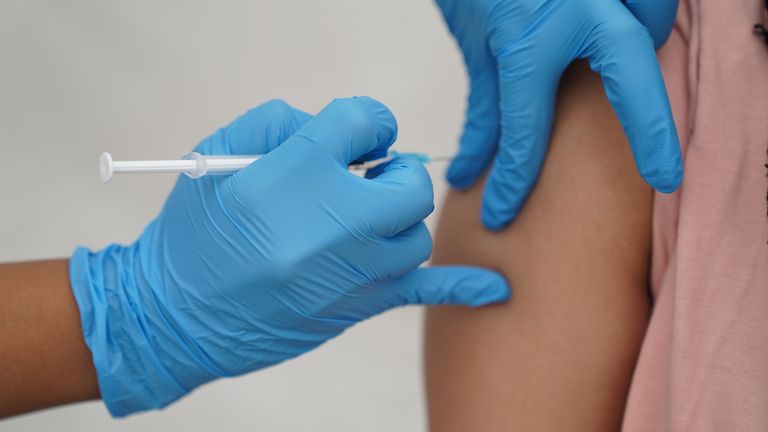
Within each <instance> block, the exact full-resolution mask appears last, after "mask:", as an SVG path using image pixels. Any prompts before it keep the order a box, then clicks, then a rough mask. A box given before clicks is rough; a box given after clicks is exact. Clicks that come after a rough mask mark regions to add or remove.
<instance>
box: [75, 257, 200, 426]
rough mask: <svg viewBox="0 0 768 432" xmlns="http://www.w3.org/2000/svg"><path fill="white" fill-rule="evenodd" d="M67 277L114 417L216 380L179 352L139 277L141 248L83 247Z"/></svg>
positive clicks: (165, 402) (161, 402) (159, 403)
mask: <svg viewBox="0 0 768 432" xmlns="http://www.w3.org/2000/svg"><path fill="white" fill-rule="evenodd" d="M69 275H70V283H71V287H72V291H73V293H74V296H75V299H76V301H77V305H78V308H79V309H80V320H81V324H82V330H83V337H84V339H85V343H86V344H87V345H88V347H89V348H90V350H91V354H92V356H93V363H94V366H95V368H96V373H97V376H98V381H99V390H100V392H101V397H102V399H103V401H104V404H105V405H106V406H107V409H108V410H109V412H110V414H112V416H114V417H123V416H126V415H128V414H131V413H134V412H137V411H144V410H149V409H157V408H162V407H164V406H166V405H168V404H170V403H171V402H173V401H175V400H177V399H179V398H181V397H183V396H184V395H186V394H187V393H189V392H190V391H191V390H192V389H193V388H195V387H197V386H198V385H200V384H202V383H204V382H206V381H209V380H211V379H213V378H214V376H213V375H211V374H210V373H207V372H205V371H200V370H199V368H196V367H195V366H194V365H193V363H194V362H193V361H192V360H190V361H186V360H185V358H188V356H184V353H183V352H178V351H179V349H178V348H175V347H178V346H179V345H178V344H177V343H176V341H175V340H174V339H176V338H175V337H174V335H173V333H174V331H173V328H172V327H171V328H165V327H168V326H167V323H163V322H162V321H163V314H162V313H161V310H160V308H159V305H158V304H157V303H156V301H155V299H154V294H153V292H152V290H150V289H147V288H148V287H147V284H146V282H145V281H144V278H143V276H142V272H141V269H140V263H139V256H138V245H137V244H134V245H132V246H129V247H124V246H119V245H110V246H108V247H106V248H105V249H103V250H101V251H98V252H91V251H89V250H88V249H85V248H82V247H81V248H78V249H76V250H75V252H74V254H73V255H72V258H71V259H70V263H69ZM164 324H165V325H164ZM168 359H172V360H171V361H170V362H169V361H167V360H168ZM179 365H182V366H188V367H186V368H184V367H181V368H180V369H181V371H182V372H180V373H179V372H178V369H175V368H174V367H175V366H179ZM169 366H170V367H169ZM172 372H174V373H172Z"/></svg>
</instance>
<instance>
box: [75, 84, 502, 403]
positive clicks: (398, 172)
mask: <svg viewBox="0 0 768 432" xmlns="http://www.w3.org/2000/svg"><path fill="white" fill-rule="evenodd" d="M396 128H397V127H396V124H395V119H394V117H393V116H392V114H391V113H390V112H389V110H388V109H387V108H386V107H385V106H384V105H382V104H380V103H378V102H376V101H374V100H373V99H370V98H353V99H340V100H336V101H334V102H332V103H331V104H329V105H328V106H327V107H325V109H323V110H322V111H321V112H320V113H319V114H318V115H317V116H316V117H314V118H311V117H310V116H309V115H307V114H305V113H303V112H301V111H297V110H295V109H293V108H290V107H289V106H287V105H286V104H285V103H283V102H270V103H267V104H265V105H262V106H260V107H258V108H256V109H254V110H251V111H250V112H248V113H247V114H245V115H244V116H242V117H240V118H238V119H237V120H235V121H234V122H233V123H232V124H230V125H229V126H227V127H225V128H223V129H221V130H219V131H218V132H216V133H215V134H213V135H212V136H211V137H209V138H208V139H206V140H205V141H203V142H202V143H201V144H200V145H199V146H197V148H196V149H195V150H196V151H198V152H200V153H202V154H257V153H267V152H268V153H267V154H266V155H265V156H264V157H262V158H261V159H259V160H258V161H256V162H254V163H253V164H251V165H250V166H248V167H247V168H245V169H243V170H242V171H240V172H238V173H237V174H234V175H232V176H208V177H204V178H201V179H197V180H192V179H189V178H187V177H184V176H180V177H179V180H178V182H177V183H176V186H175V188H174V189H173V192H171V194H170V196H169V197H168V200H167V201H166V203H165V206H164V207H163V209H162V211H161V212H160V215H159V216H158V217H157V219H155V221H153V222H152V223H150V224H149V226H147V228H146V229H145V231H144V232H143V233H142V234H141V236H140V237H139V239H138V240H137V241H136V242H135V243H134V244H132V245H130V246H118V245H111V246H109V247H107V248H106V249H103V250H101V251H99V252H90V251H88V250H86V249H82V248H80V249H78V250H76V251H75V253H74V255H73V256H72V260H71V263H70V277H71V283H72V288H73V291H74V293H75V296H76V299H77V303H78V306H79V308H80V312H81V315H82V325H83V333H84V336H85V340H86V343H87V344H88V346H89V347H90V349H91V351H92V354H93V360H94V364H95V366H96V370H97V373H98V378H99V386H100V389H101V396H102V398H103V399H104V401H105V403H106V405H107V407H108V408H109V410H110V412H111V413H112V414H113V415H115V416H123V415H126V414H130V413H132V412H135V411H140V410H146V409H151V408H158V407H162V406H165V405H167V404H169V403H171V402H173V401H174V400H176V399H178V398H180V397H182V396H184V395H185V394H186V393H188V392H190V391H191V390H192V389H194V388H195V387H197V386H199V385H201V384H203V383H205V382H207V381H210V380H213V379H215V378H218V377H227V376H235V375H240V374H244V373H247V372H250V371H254V370H256V369H260V368H264V367H267V366H270V365H273V364H276V363H279V362H281V361H283V360H286V359H289V358H292V357H296V356H298V355H300V354H302V353H304V352H307V351H309V350H311V349H313V348H315V347H317V346H318V345H320V344H322V343H323V342H325V341H326V340H328V339H330V338H333V337H334V336H336V335H338V334H339V333H341V332H343V331H344V330H345V329H346V328H348V327H350V326H351V325H353V324H355V323H356V322H358V321H361V320H364V319H366V318H368V317H370V316H372V315H376V314H378V313H381V312H383V311H386V310H388V309H391V308H393V307H396V306H402V305H407V304H416V303H423V304H441V303H452V304H462V305H469V306H479V305H483V304H486V303H490V302H500V301H504V300H506V299H507V298H508V296H509V292H508V287H507V285H506V282H505V281H504V280H503V278H502V277H501V276H500V275H498V274H497V273H495V272H492V271H489V270H481V269H475V268H469V267H450V268H449V267H443V268H440V267H435V268H425V269H416V267H417V266H418V265H419V264H421V263H422V262H424V261H425V260H426V259H427V258H428V257H429V255H430V252H431V249H432V242H431V239H430V236H429V232H428V231H427V228H426V227H425V225H424V223H423V222H422V220H423V219H424V218H425V217H426V216H427V215H428V214H429V213H430V212H431V211H432V208H433V203H432V198H433V196H432V185H431V182H430V179H429V176H428V174H427V172H426V170H425V169H424V167H423V166H422V165H421V164H420V163H419V162H417V161H415V160H411V159H406V158H398V159H395V160H393V161H392V162H390V163H389V164H388V165H387V166H386V168H384V169H383V170H382V171H381V173H380V174H379V175H378V176H376V177H375V178H372V179H366V178H362V177H357V176H355V175H354V174H352V173H350V172H349V171H348V170H347V164H348V163H349V162H351V161H354V160H356V159H358V158H361V157H363V158H364V157H365V155H367V154H368V155H370V154H372V153H374V152H381V151H382V150H386V148H387V147H389V146H390V145H391V144H392V142H393V141H394V140H395V135H396Z"/></svg>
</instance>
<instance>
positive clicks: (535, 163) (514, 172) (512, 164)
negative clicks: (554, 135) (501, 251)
mask: <svg viewBox="0 0 768 432" xmlns="http://www.w3.org/2000/svg"><path fill="white" fill-rule="evenodd" d="M497 60H498V62H499V88H500V91H501V96H500V97H501V141H500V143H499V150H498V153H497V154H496V159H495V160H494V163H493V167H492V168H491V171H490V174H489V176H488V181H487V183H486V185H485V192H484V195H483V207H482V221H483V224H484V225H485V226H486V227H488V228H489V229H492V230H498V229H501V228H503V227H504V226H505V225H506V224H507V223H509V222H510V221H512V220H513V219H514V218H515V217H517V214H518V213H519V212H520V209H521V208H522V206H523V204H524V203H525V200H526V199H527V198H528V195H529V194H530V192H531V189H532V188H533V186H534V184H535V183H536V181H537V179H538V177H539V172H540V171H541V166H542V163H543V162H544V156H545V155H546V151H547V146H548V145H549V135H550V128H551V125H552V117H553V110H554V103H555V94H556V91H557V82H558V78H559V75H558V73H557V71H556V70H555V68H554V67H549V68H547V67H546V65H537V66H536V67H534V66H532V65H530V64H529V63H528V62H527V61H521V59H520V58H519V57H518V56H517V55H515V56H512V55H507V56H503V57H501V58H499V59H497ZM532 69H536V70H532Z"/></svg>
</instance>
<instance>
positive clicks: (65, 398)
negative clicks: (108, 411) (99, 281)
mask: <svg viewBox="0 0 768 432" xmlns="http://www.w3.org/2000/svg"><path fill="white" fill-rule="evenodd" d="M67 264H68V261H67V260H52V261H36V262H25V263H12V264H0V298H2V301H0V417H5V416H9V415H14V414H20V413H24V412H28V411H33V410H37V409H42V408H46V407H51V406H55V405H62V404H66V403H72V402H78V401H83V400H88V399H95V398H98V397H99V389H98V383H97V380H96V372H95V370H94V368H93V363H92V360H91V353H90V351H89V350H88V347H87V346H86V345H85V343H84V342H83V337H82V332H81V328H80V313H79V311H78V309H77V304H76V303H75V299H74V297H73V295H72V291H71V290H70V288H69V275H68V268H67Z"/></svg>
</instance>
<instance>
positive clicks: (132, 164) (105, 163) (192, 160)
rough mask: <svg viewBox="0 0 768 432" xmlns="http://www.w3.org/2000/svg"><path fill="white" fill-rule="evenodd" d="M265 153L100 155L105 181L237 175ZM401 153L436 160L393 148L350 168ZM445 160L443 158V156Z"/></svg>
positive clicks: (368, 165)
mask: <svg viewBox="0 0 768 432" xmlns="http://www.w3.org/2000/svg"><path fill="white" fill-rule="evenodd" d="M261 156H262V155H250V156H246V155H240V156H237V155H232V156H211V155H202V154H200V153H197V152H192V153H190V154H188V155H186V156H184V157H183V158H181V159H177V160H144V161H116V160H112V155H110V154H109V153H106V152H105V153H102V154H101V157H100V158H99V175H100V176H101V180H102V181H103V182H104V183H107V182H109V181H110V180H112V176H113V175H114V174H135V173H182V174H184V175H186V176H188V177H190V178H200V177H202V176H204V175H210V174H233V173H235V172H237V171H239V170H241V169H243V168H245V167H247V166H248V165H250V164H251V163H253V162H255V161H256V160H258V159H259V158H260V157H261ZM397 156H410V157H415V158H417V159H418V160H420V161H421V162H422V163H428V162H432V161H434V160H435V158H432V157H431V156H429V155H427V154H424V153H398V152H395V151H390V152H389V153H387V155H386V156H385V157H382V158H379V159H374V160H370V161H366V162H361V163H355V164H351V165H349V169H350V170H367V169H371V168H374V167H376V166H378V165H381V164H383V163H386V162H389V161H390V160H392V159H393V158H395V157H397ZM440 159H443V158H440Z"/></svg>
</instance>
